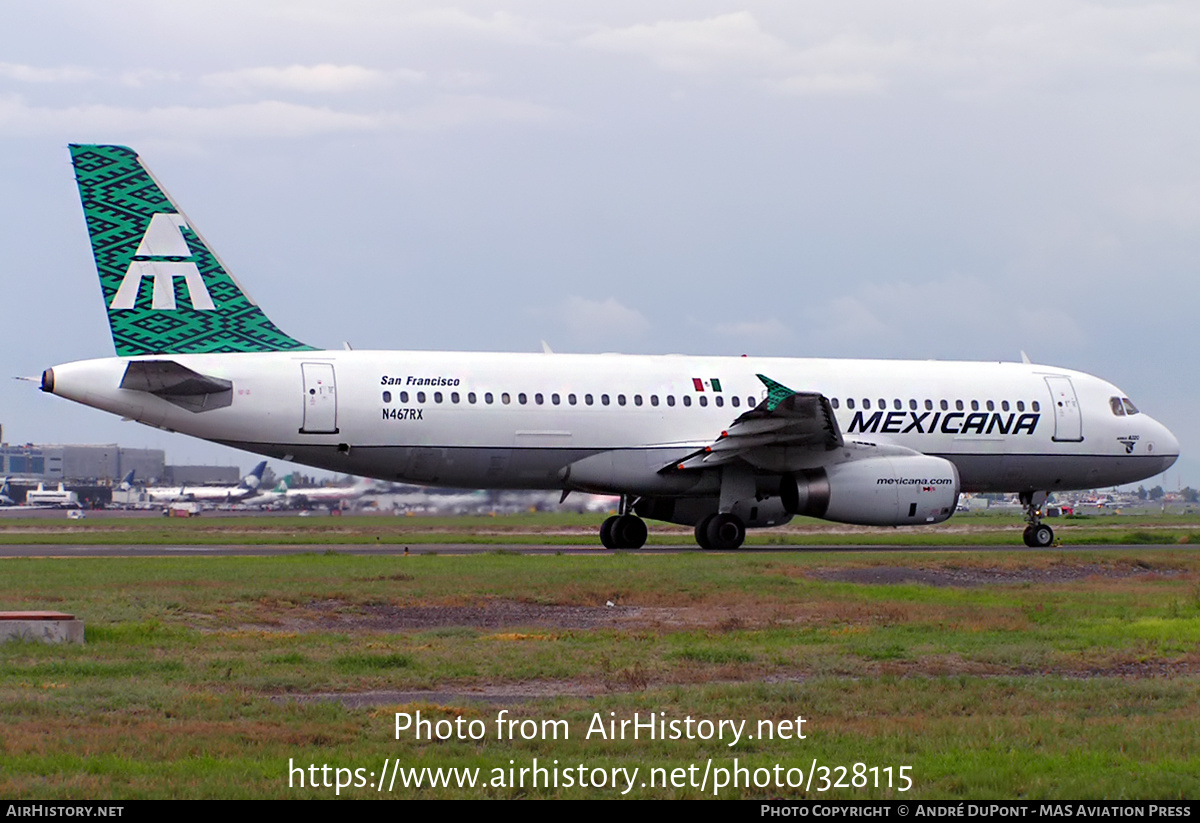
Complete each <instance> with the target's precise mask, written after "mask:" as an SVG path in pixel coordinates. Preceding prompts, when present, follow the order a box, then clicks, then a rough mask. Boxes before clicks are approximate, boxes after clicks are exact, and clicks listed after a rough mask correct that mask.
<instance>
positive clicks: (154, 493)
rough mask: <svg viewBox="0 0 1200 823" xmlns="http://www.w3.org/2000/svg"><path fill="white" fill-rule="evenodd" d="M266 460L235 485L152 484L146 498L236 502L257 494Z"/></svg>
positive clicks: (165, 501)
mask: <svg viewBox="0 0 1200 823" xmlns="http://www.w3.org/2000/svg"><path fill="white" fill-rule="evenodd" d="M266 468H267V461H266V460H263V461H261V462H260V463H259V464H258V465H257V466H255V467H254V468H253V469H251V470H250V473H249V474H247V475H246V476H245V477H243V478H242V479H241V482H239V483H238V484H237V485H236V486H152V487H150V488H147V489H146V492H145V494H146V499H147V500H149V501H150V502H152V503H182V502H196V503H237V502H240V501H244V500H246V499H247V498H250V497H253V496H254V495H256V494H258V487H259V485H260V484H261V483H262V475H263V470H264V469H266Z"/></svg>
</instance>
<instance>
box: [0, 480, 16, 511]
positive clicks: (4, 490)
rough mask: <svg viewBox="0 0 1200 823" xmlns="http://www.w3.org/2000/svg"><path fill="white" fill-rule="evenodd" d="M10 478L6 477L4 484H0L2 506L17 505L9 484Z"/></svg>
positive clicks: (0, 503) (0, 504) (0, 502)
mask: <svg viewBox="0 0 1200 823" xmlns="http://www.w3.org/2000/svg"><path fill="white" fill-rule="evenodd" d="M9 480H10V478H8V477H6V478H4V484H3V485H0V506H15V505H17V502H16V501H15V500H13V499H12V489H10V488H9V486H8V481H9Z"/></svg>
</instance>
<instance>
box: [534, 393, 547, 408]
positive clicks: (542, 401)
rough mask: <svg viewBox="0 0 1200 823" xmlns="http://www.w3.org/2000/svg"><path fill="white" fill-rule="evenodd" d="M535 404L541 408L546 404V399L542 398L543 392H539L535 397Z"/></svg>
mask: <svg viewBox="0 0 1200 823" xmlns="http://www.w3.org/2000/svg"><path fill="white" fill-rule="evenodd" d="M533 402H534V403H537V404H538V405H539V406H540V405H542V404H543V403H545V402H546V398H544V397H542V395H541V392H538V393H537V394H535V395H534V396H533Z"/></svg>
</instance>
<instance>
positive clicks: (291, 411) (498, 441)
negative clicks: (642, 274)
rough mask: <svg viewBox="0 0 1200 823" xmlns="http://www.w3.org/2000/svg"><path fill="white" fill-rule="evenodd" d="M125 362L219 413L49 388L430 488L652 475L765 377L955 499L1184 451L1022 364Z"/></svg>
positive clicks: (93, 377)
mask: <svg viewBox="0 0 1200 823" xmlns="http://www.w3.org/2000/svg"><path fill="white" fill-rule="evenodd" d="M137 359H139V360H151V359H162V360H172V361H175V362H176V363H179V364H181V365H183V366H185V367H186V368H188V369H191V370H193V371H195V372H198V373H200V374H203V375H206V376H209V377H213V378H218V379H221V380H227V381H230V382H231V383H232V384H233V385H232V389H231V396H230V397H229V398H228V399H229V402H228V403H227V404H226V405H221V404H216V406H215V407H213V408H210V409H208V410H205V411H195V410H192V409H189V408H185V407H182V406H180V405H177V404H175V403H172V402H168V401H167V400H165V399H162V398H161V397H158V396H156V395H153V394H149V393H147V392H144V391H135V390H127V389H121V388H118V386H119V385H120V383H121V380H122V376H123V374H124V373H125V369H126V366H127V364H128V363H129V359H122V358H109V359H102V360H88V361H80V362H76V363H68V364H65V365H62V366H56V367H54V369H53V370H52V373H50V372H48V374H50V375H51V377H50V382H51V384H52V385H49V386H47V389H48V390H52V391H53V392H54V393H55V394H58V395H61V396H63V397H67V398H69V399H72V400H75V401H78V402H80V403H84V404H86V405H90V406H95V407H97V408H101V409H104V410H106V411H109V412H112V413H114V414H118V415H121V416H123V417H130V418H133V419H136V420H139V421H141V422H143V423H146V424H148V425H151V426H157V427H159V428H163V429H168V430H172V431H179V432H183V433H186V434H189V435H193V436H195V437H200V438H203V439H206V440H211V441H215V442H220V443H225V444H228V445H231V446H236V447H239V448H243V449H246V450H249V451H253V452H257V453H259V454H262V455H266V456H269V457H275V458H282V459H287V460H295V461H297V462H301V463H306V464H308V465H312V466H318V467H321V468H325V469H329V470H332V471H337V472H341V473H348V474H355V475H362V476H366V477H374V478H379V479H384V480H398V481H406V482H413V483H422V484H427V485H439V486H457V487H464V488H527V489H561V488H570V486H569V484H567V483H566V482H565V481H564V473H563V471H564V467H566V466H568V465H569V464H571V463H573V462H574V461H577V460H581V459H583V458H586V457H588V456H591V455H595V454H598V453H601V452H608V451H614V450H618V451H623V452H644V453H645V465H646V466H647V470H648V471H649V472H651V473H653V472H654V471H655V470H656V468H657V467H661V466H667V465H670V464H671V463H672V461H675V460H678V459H680V458H681V457H682V456H683V455H686V454H688V453H690V452H692V451H694V450H695V449H697V448H702V447H703V446H704V445H706V444H708V443H711V442H713V441H714V440H715V439H716V438H718V437H719V436H720V435H721V432H722V431H723V430H724V429H726V428H728V427H729V426H730V424H731V423H732V422H733V421H734V420H735V419H736V418H737V417H738V416H739V415H741V414H742V413H743V412H745V411H747V410H748V408H749V404H750V403H758V402H759V401H760V400H761V399H762V398H763V397H764V394H765V393H764V389H763V383H762V382H761V381H760V380H759V379H758V378H757V377H756V375H758V374H763V375H766V376H768V377H770V378H771V379H772V380H775V381H777V382H779V383H782V384H784V385H786V386H787V387H788V388H790V389H792V390H794V391H797V392H819V393H821V394H823V395H824V396H825V397H827V398H829V399H830V400H831V402H832V403H833V405H834V408H835V413H836V417H837V421H838V424H839V426H840V428H841V431H842V434H843V436H844V438H845V440H846V441H847V443H852V442H853V443H860V442H861V443H870V444H879V445H883V444H888V445H894V446H899V447H902V448H905V449H911V450H912V451H914V452H920V453H923V454H927V455H936V456H940V457H944V458H946V459H948V460H950V461H951V462H953V463H954V464H955V466H956V468H957V470H958V473H959V475H960V478H961V489H962V490H963V491H976V492H978V491H1010V492H1020V491H1032V490H1044V491H1053V490H1061V489H1072V488H1093V487H1097V486H1107V485H1114V484H1119V483H1127V482H1133V481H1136V480H1140V479H1143V478H1146V477H1149V476H1152V475H1154V474H1156V473H1159V472H1161V471H1163V470H1165V469H1166V468H1167V467H1168V466H1170V465H1171V464H1172V463H1173V462H1174V460H1175V458H1176V456H1177V455H1178V451H1179V447H1178V443H1177V441H1176V440H1175V438H1174V436H1172V434H1171V433H1170V432H1169V431H1168V430H1167V429H1166V428H1165V427H1164V426H1162V425H1161V424H1160V423H1158V422H1157V421H1155V420H1154V419H1152V418H1151V417H1149V416H1148V415H1146V414H1141V413H1135V414H1122V415H1117V414H1116V413H1114V411H1113V409H1112V406H1111V402H1110V401H1111V398H1114V397H1116V398H1120V397H1123V396H1124V395H1123V393H1122V392H1121V391H1120V390H1118V389H1117V388H1116V387H1114V386H1113V385H1112V384H1110V383H1108V382H1106V381H1104V380H1101V379H1099V378H1096V377H1093V376H1091V375H1087V374H1083V373H1081V372H1076V371H1070V370H1067V369H1060V368H1054V367H1049V366H1038V365H1030V364H1019V363H977V362H937V361H928V362H925V361H922V362H916V361H888V360H825V359H791V358H750V357H739V358H733V357H692V356H677V355H666V356H633V355H570V354H498V353H463V352H420V351H414V352H399V351H397V352H387V351H314V352H279V353H266V354H213V355H162V356H160V357H145V358H137ZM697 381H699V383H697ZM698 386H699V390H698ZM718 387H719V391H717V390H715V389H717V388H718ZM489 398H490V399H489ZM817 456H818V457H819V455H817ZM795 468H796V466H795V465H789V466H784V467H781V470H792V469H795ZM589 490H593V491H596V490H598V489H589ZM607 491H611V492H613V493H626V492H630V493H632V492H636V491H638V490H636V489H626V488H611V489H607ZM696 493H697V494H699V493H704V492H703V489H701V488H700V487H699V486H698V487H697V489H696Z"/></svg>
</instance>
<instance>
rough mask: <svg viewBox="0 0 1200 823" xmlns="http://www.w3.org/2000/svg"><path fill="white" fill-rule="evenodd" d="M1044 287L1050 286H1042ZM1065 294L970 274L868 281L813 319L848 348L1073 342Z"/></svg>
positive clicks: (913, 349)
mask: <svg viewBox="0 0 1200 823" xmlns="http://www.w3.org/2000/svg"><path fill="white" fill-rule="evenodd" d="M1045 293H1046V294H1048V295H1049V294H1053V291H1052V290H1046V291H1045ZM1068 305H1070V304H1069V301H1068V302H1061V301H1054V300H1042V301H1030V300H1029V299H1028V294H1027V293H1026V292H1025V291H1023V290H1022V289H1019V288H998V287H996V286H995V285H993V284H992V283H990V282H988V281H985V280H982V279H980V278H978V277H973V276H961V277H944V278H939V279H931V280H929V281H926V282H921V283H909V282H897V283H885V284H869V285H864V286H862V287H860V288H858V289H856V290H855V291H854V292H853V293H851V294H846V295H842V296H840V297H837V298H835V299H833V300H831V301H829V302H828V303H827V304H825V305H824V306H822V307H820V308H819V309H818V310H816V311H815V312H814V313H813V315H812V316H811V320H812V321H813V322H812V324H811V325H812V327H813V328H814V329H815V330H816V333H817V334H818V336H819V337H820V338H822V339H823V340H824V341H825V342H827V343H829V344H830V345H831V346H833V347H838V348H842V349H844V350H845V352H846V354H847V355H850V356H863V355H864V354H868V353H869V354H871V356H877V355H878V354H879V353H880V352H881V351H882V352H886V353H895V355H896V356H903V357H931V356H944V352H946V351H948V350H950V351H952V350H954V349H955V348H956V344H955V341H958V340H970V341H971V342H972V345H973V346H974V347H975V348H976V349H977V350H978V349H987V348H997V347H999V348H1001V349H1004V348H1005V347H1010V346H1011V347H1012V351H1011V352H1010V354H1011V355H1012V356H1013V359H1015V358H1016V356H1017V352H1018V349H1019V348H1020V347H1021V346H1022V345H1023V346H1025V347H1026V348H1031V347H1033V346H1034V344H1035V343H1036V342H1038V341H1044V340H1047V339H1050V340H1053V345H1054V346H1055V348H1060V347H1062V346H1064V345H1071V346H1074V345H1078V344H1080V343H1082V342H1084V341H1085V339H1086V335H1085V334H1084V332H1083V331H1082V329H1081V328H1080V326H1079V324H1078V323H1077V322H1076V321H1075V319H1074V318H1073V317H1072V316H1071V315H1070V313H1069V312H1068V311H1067V310H1066V308H1064V307H1065V306H1068Z"/></svg>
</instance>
